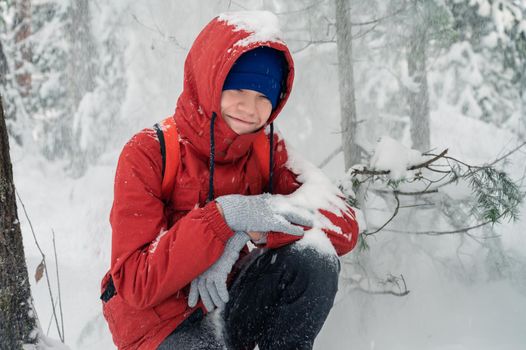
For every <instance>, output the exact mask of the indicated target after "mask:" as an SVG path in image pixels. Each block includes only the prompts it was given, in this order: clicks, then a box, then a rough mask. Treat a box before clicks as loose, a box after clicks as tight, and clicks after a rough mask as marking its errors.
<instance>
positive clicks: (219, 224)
mask: <svg viewBox="0 0 526 350" xmlns="http://www.w3.org/2000/svg"><path fill="white" fill-rule="evenodd" d="M203 212H204V217H203V218H204V220H205V221H206V222H208V225H209V227H210V228H211V229H212V230H213V231H214V234H215V235H216V236H217V237H218V238H219V239H220V240H221V241H223V243H226V242H227V241H228V239H229V238H230V237H232V236H233V235H234V231H232V229H231V228H230V227H229V226H228V225H227V223H226V221H225V219H223V216H222V215H221V213H220V212H219V209H217V204H216V202H215V201H212V202H210V203H208V204H207V205H205V206H204V207H203Z"/></svg>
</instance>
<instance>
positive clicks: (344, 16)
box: [335, 0, 360, 171]
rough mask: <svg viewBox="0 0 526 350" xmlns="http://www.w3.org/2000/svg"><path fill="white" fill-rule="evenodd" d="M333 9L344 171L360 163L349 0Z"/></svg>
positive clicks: (337, 3) (340, 1)
mask: <svg viewBox="0 0 526 350" xmlns="http://www.w3.org/2000/svg"><path fill="white" fill-rule="evenodd" d="M335 8H336V40H337V46H338V82H339V91H340V114H341V128H342V148H343V154H344V159H345V170H346V171H347V170H348V169H349V168H350V167H352V166H353V165H355V164H358V163H360V152H359V148H358V146H357V145H356V128H357V116H356V105H355V98H354V71H353V63H352V35H351V16H350V12H351V4H350V0H336V6H335Z"/></svg>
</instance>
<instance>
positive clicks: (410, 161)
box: [370, 136, 425, 180]
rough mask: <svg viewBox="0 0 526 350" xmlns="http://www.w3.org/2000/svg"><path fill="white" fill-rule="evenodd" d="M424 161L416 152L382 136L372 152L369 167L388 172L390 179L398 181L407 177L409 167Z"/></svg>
mask: <svg viewBox="0 0 526 350" xmlns="http://www.w3.org/2000/svg"><path fill="white" fill-rule="evenodd" d="M424 161H425V157H423V156H422V154H421V153H420V152H418V151H417V150H414V149H409V148H407V147H405V146H404V145H402V144H401V143H400V142H398V141H396V140H394V139H392V138H391V137H389V136H382V138H381V139H380V141H378V144H377V145H376V149H375V150H374V155H373V157H372V158H371V161H370V167H371V168H372V169H374V170H389V171H390V173H389V177H390V178H392V179H393V180H400V179H403V178H404V177H406V176H407V172H408V170H407V169H408V168H409V167H411V166H412V165H417V164H419V163H422V162H424Z"/></svg>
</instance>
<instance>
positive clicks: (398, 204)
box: [362, 193, 400, 236]
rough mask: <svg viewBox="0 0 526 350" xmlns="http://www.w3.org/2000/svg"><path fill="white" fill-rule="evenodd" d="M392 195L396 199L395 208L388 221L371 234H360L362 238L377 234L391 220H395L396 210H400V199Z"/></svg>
mask: <svg viewBox="0 0 526 350" xmlns="http://www.w3.org/2000/svg"><path fill="white" fill-rule="evenodd" d="M393 195H394V198H395V199H396V208H395V210H394V213H393V215H392V216H391V217H390V218H389V220H387V221H386V222H385V223H384V224H383V225H382V226H380V228H378V229H377V230H375V231H373V232H367V231H365V232H362V235H364V236H371V235H374V234H375V233H378V232H379V231H381V230H382V229H383V228H384V227H385V226H387V224H389V223H390V222H391V221H393V219H394V218H395V216H396V215H397V214H398V209H400V199H398V195H397V194H396V193H393Z"/></svg>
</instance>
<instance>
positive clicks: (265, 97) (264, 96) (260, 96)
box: [259, 95, 270, 101]
mask: <svg viewBox="0 0 526 350" xmlns="http://www.w3.org/2000/svg"><path fill="white" fill-rule="evenodd" d="M259 98H264V99H265V100H269V101H270V98H268V97H267V96H266V95H259Z"/></svg>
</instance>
